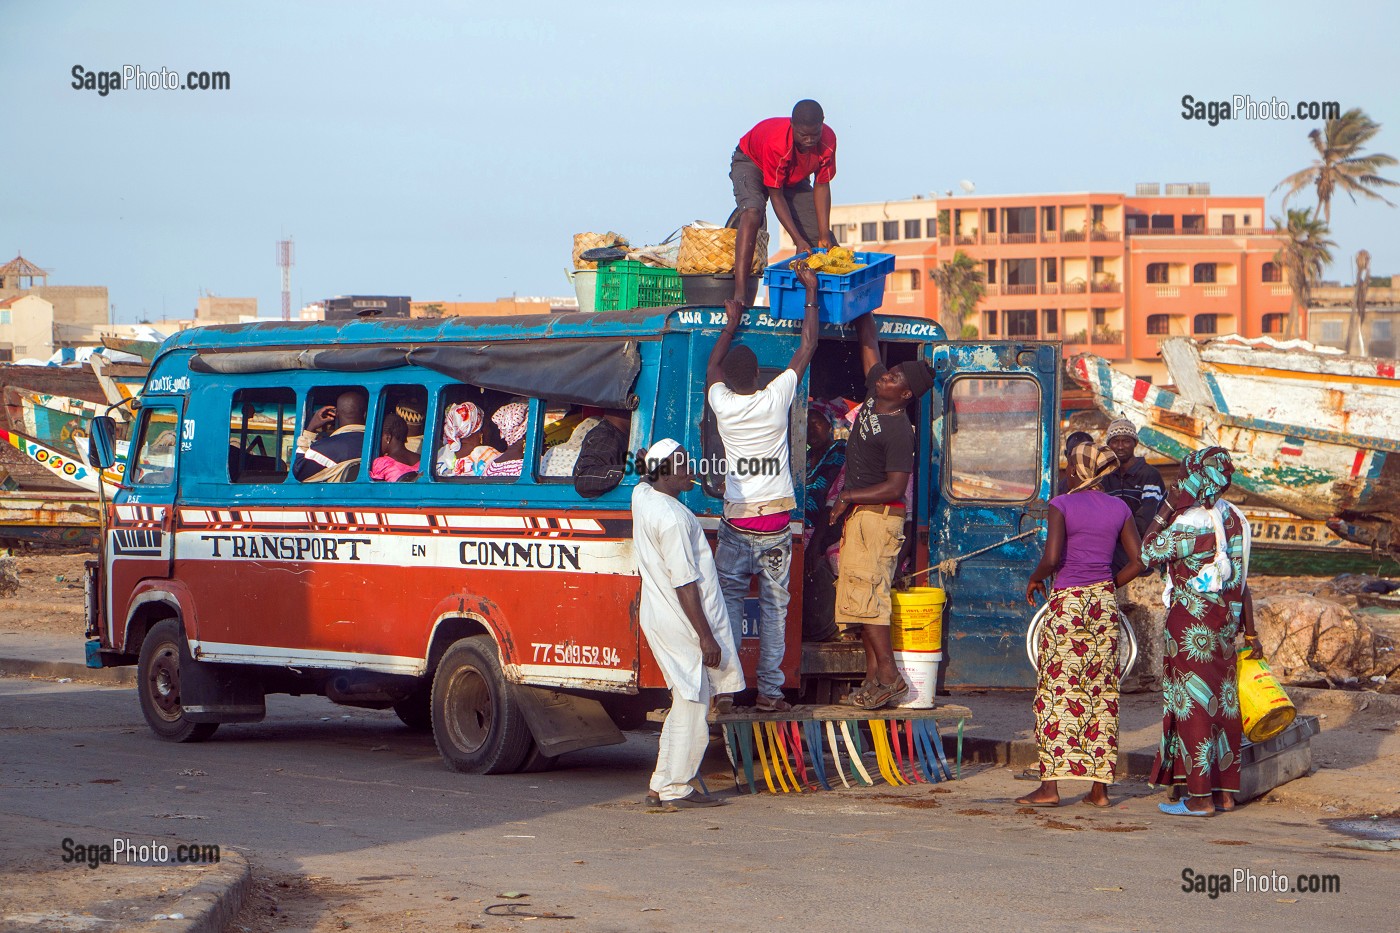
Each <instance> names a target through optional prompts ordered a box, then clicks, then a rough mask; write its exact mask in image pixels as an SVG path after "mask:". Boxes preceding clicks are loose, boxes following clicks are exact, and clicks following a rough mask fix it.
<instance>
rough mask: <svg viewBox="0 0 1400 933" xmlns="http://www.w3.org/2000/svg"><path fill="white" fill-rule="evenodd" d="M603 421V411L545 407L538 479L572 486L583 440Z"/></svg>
mask: <svg viewBox="0 0 1400 933" xmlns="http://www.w3.org/2000/svg"><path fill="white" fill-rule="evenodd" d="M602 420H603V410H602V409H601V408H591V407H585V406H583V405H569V404H567V403H563V402H559V403H556V402H545V403H544V437H543V440H542V442H541V443H540V445H539V447H538V448H536V449H538V450H539V451H540V462H539V476H540V478H541V479H543V480H545V481H547V482H548V481H555V482H561V483H562V482H573V477H574V464H575V463H577V462H578V455H579V450H580V448H582V447H583V439H584V438H585V437H587V436H588V432H589V431H591V430H593V429H594V428H596V427H597V426H598V425H599V423H601V422H602Z"/></svg>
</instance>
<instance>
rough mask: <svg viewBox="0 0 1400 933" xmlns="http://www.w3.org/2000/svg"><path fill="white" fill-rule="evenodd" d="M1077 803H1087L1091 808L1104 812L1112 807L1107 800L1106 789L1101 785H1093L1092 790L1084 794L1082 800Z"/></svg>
mask: <svg viewBox="0 0 1400 933" xmlns="http://www.w3.org/2000/svg"><path fill="white" fill-rule="evenodd" d="M1079 802H1080V803H1087V804H1088V805H1089V806H1091V807H1098V808H1099V809H1100V810H1106V809H1108V808H1109V807H1111V806H1113V804H1112V802H1111V801H1109V799H1108V789H1107V788H1106V787H1104V785H1102V784H1095V785H1094V789H1093V790H1091V791H1089V793H1087V794H1085V795H1084V799H1082V800H1080V801H1079Z"/></svg>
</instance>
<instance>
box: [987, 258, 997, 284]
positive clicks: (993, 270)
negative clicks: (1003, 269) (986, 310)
mask: <svg viewBox="0 0 1400 933" xmlns="http://www.w3.org/2000/svg"><path fill="white" fill-rule="evenodd" d="M987 284H988V285H995V284H997V261H996V260H995V259H988V260H987Z"/></svg>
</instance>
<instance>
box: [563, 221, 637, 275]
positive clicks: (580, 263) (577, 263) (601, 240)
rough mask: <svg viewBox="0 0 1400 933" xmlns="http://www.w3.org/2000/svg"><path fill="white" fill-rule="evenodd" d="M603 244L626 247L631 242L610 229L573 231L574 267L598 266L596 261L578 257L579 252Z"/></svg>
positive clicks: (587, 267)
mask: <svg viewBox="0 0 1400 933" xmlns="http://www.w3.org/2000/svg"><path fill="white" fill-rule="evenodd" d="M603 246H621V247H623V248H624V249H626V248H628V247H630V246H631V244H630V243H628V242H627V237H625V236H623V235H622V234H620V233H613V232H612V231H611V230H609V231H608V232H607V233H575V234H574V268H575V269H596V268H598V264H597V263H596V262H588V261H587V260H584V259H580V258H579V254H581V253H583V252H584V251H585V250H590V249H598V248H599V247H603Z"/></svg>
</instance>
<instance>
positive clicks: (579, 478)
mask: <svg viewBox="0 0 1400 933" xmlns="http://www.w3.org/2000/svg"><path fill="white" fill-rule="evenodd" d="M631 430H632V415H631V413H630V412H628V411H624V410H622V409H618V408H609V409H606V410H604V412H603V419H602V420H601V421H600V422H598V424H596V425H594V426H593V429H592V430H590V431H589V432H588V434H586V435H585V436H584V438H583V444H582V446H580V447H579V452H578V460H577V461H576V462H575V463H574V491H575V492H577V493H578V494H579V495H580V496H582V497H583V498H585V499H596V498H598V497H599V496H601V495H602V494H603V493H605V492H607V491H608V490H610V489H615V488H617V485H618V484H619V483H621V482H622V474H623V470H624V469H625V466H624V464H625V463H626V460H627V435H628V434H629V433H630V432H631Z"/></svg>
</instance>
